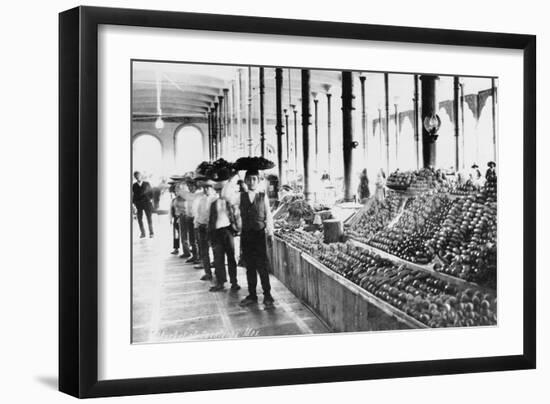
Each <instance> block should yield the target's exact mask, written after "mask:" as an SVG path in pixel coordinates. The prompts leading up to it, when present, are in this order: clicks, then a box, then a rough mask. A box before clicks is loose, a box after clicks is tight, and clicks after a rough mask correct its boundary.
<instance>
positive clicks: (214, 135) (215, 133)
mask: <svg viewBox="0 0 550 404" xmlns="http://www.w3.org/2000/svg"><path fill="white" fill-rule="evenodd" d="M212 118H213V119H212V129H213V132H212V140H213V141H212V146H213V148H214V158H213V160H217V159H218V103H217V102H215V103H214V116H213V117H212Z"/></svg>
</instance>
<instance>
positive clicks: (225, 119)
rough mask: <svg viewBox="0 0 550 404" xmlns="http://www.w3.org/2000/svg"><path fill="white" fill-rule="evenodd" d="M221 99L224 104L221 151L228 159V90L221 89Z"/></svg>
mask: <svg viewBox="0 0 550 404" xmlns="http://www.w3.org/2000/svg"><path fill="white" fill-rule="evenodd" d="M223 99H224V100H225V102H224V103H223V138H224V141H223V142H224V143H223V150H224V152H225V158H226V159H229V158H230V156H229V154H228V149H229V148H228V145H229V140H228V137H229V89H228V88H224V89H223Z"/></svg>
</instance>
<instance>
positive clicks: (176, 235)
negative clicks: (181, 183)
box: [168, 181, 180, 255]
mask: <svg viewBox="0 0 550 404" xmlns="http://www.w3.org/2000/svg"><path fill="white" fill-rule="evenodd" d="M168 184H169V185H170V189H169V191H170V194H172V195H173V198H172V200H171V202H170V224H171V225H172V240H173V248H174V249H173V250H172V252H171V254H173V255H178V254H179V248H180V227H179V223H178V216H177V215H176V207H175V202H176V197H177V195H176V186H177V185H178V183H177V182H175V181H170V182H169V183H168Z"/></svg>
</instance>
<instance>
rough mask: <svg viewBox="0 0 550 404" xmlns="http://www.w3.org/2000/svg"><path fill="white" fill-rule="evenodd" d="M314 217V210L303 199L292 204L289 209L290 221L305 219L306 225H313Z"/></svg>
mask: <svg viewBox="0 0 550 404" xmlns="http://www.w3.org/2000/svg"><path fill="white" fill-rule="evenodd" d="M314 217H315V213H314V212H313V209H312V208H311V206H309V204H308V203H307V202H306V201H305V200H303V199H299V200H296V201H294V202H292V203H290V205H289V207H288V221H292V220H296V219H303V220H304V221H305V222H306V223H312V222H313V219H314Z"/></svg>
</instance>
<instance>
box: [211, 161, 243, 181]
mask: <svg viewBox="0 0 550 404" xmlns="http://www.w3.org/2000/svg"><path fill="white" fill-rule="evenodd" d="M235 174H237V171H236V170H235V165H234V164H233V163H230V162H229V161H227V160H224V159H218V160H216V161H214V162H213V163H212V168H211V169H210V171H209V175H208V177H209V178H210V179H212V180H214V181H218V182H219V181H226V180H228V179H230V178H231V177H233V176H234V175H235Z"/></svg>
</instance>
